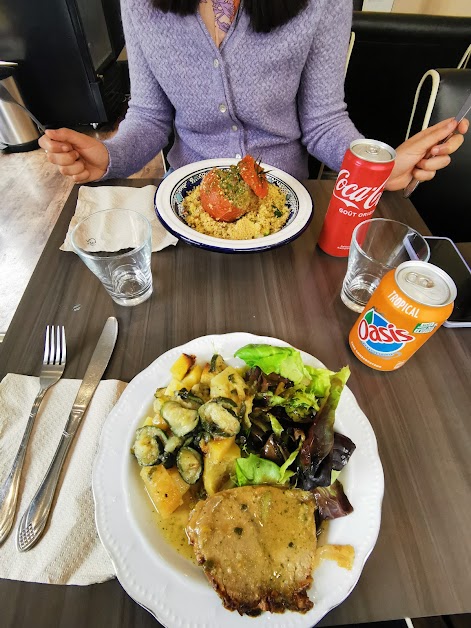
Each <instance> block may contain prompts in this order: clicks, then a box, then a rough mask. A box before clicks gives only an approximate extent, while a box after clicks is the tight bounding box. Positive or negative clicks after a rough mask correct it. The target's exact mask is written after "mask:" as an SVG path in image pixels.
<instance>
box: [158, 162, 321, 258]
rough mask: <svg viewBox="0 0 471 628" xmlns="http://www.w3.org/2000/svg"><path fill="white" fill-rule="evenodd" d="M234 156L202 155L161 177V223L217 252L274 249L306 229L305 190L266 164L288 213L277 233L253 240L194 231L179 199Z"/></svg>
mask: <svg viewBox="0 0 471 628" xmlns="http://www.w3.org/2000/svg"><path fill="white" fill-rule="evenodd" d="M238 161H239V160H238V159H206V160H205V161H197V162H196V163H193V164H188V166H183V167H182V168H178V170H175V172H172V173H171V174H169V175H168V177H165V179H164V180H163V181H162V183H161V184H160V185H159V187H158V189H157V192H156V194H155V211H156V213H157V216H158V218H159V220H160V222H161V223H162V224H163V226H164V227H165V228H166V229H167V230H168V231H170V233H173V235H174V236H176V237H177V238H180V239H181V240H184V241H185V242H188V244H192V245H194V246H198V247H201V248H204V249H209V250H211V251H219V252H221V253H253V252H254V251H265V250H268V249H274V248H276V247H278V246H281V245H282V244H286V243H287V242H291V241H292V240H294V239H295V238H297V237H298V236H300V235H301V233H302V232H303V231H304V230H305V229H306V227H307V226H308V224H309V221H310V219H311V216H312V200H311V197H310V195H309V192H308V191H307V190H306V188H305V187H304V185H302V184H301V183H300V182H299V181H298V180H297V179H295V178H294V177H292V176H291V175H290V174H288V173H287V172H283V170H279V169H278V168H274V167H272V166H269V165H267V164H261V166H262V168H263V169H264V170H267V171H268V170H269V171H270V172H269V173H268V174H267V179H268V181H269V182H270V183H274V184H275V185H277V186H278V187H279V188H280V189H281V190H282V192H284V193H285V194H286V197H287V205H288V207H289V210H290V215H289V218H288V220H287V221H286V224H285V225H284V226H283V227H282V228H281V229H280V231H278V232H277V233H272V234H271V235H269V236H265V237H264V238H257V239H254V240H225V239H224V238H215V237H214V236H209V235H205V234H204V233H198V231H195V229H192V228H191V227H189V226H188V225H187V224H186V222H185V221H184V219H183V199H184V198H185V196H186V195H187V194H189V193H190V192H191V191H192V190H193V189H194V188H195V187H196V186H198V185H199V184H200V183H201V180H202V178H203V177H204V175H205V174H206V173H207V172H209V171H210V170H211V169H212V168H215V167H217V168H228V167H229V166H233V165H235V164H236V163H237V162H238Z"/></svg>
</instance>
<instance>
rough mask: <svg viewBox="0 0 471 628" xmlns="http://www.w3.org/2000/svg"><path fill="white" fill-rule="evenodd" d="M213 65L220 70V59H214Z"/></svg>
mask: <svg viewBox="0 0 471 628" xmlns="http://www.w3.org/2000/svg"><path fill="white" fill-rule="evenodd" d="M213 65H214V67H215V68H218V67H219V59H214V61H213Z"/></svg>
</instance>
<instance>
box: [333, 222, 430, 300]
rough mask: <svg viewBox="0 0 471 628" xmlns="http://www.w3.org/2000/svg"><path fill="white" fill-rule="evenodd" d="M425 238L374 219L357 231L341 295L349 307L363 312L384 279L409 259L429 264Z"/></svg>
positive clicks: (395, 223) (402, 227)
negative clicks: (393, 269)
mask: <svg viewBox="0 0 471 628" xmlns="http://www.w3.org/2000/svg"><path fill="white" fill-rule="evenodd" d="M429 256H430V249H429V246H428V244H427V242H426V240H424V238H423V237H422V236H421V235H420V233H418V232H417V231H414V229H411V228H410V227H408V226H407V225H405V224H403V223H402V222H397V221H396V220H389V219H387V218H372V219H370V220H365V221H364V222H361V223H360V224H359V225H357V226H356V227H355V229H354V231H353V235H352V241H351V244H350V251H349V254H348V268H347V274H346V275H345V279H344V280H343V285H342V291H341V293H340V296H341V298H342V301H343V302H344V303H345V305H346V306H347V307H349V308H350V309H351V310H354V311H355V312H362V311H363V308H364V307H365V305H366V304H367V303H368V301H369V299H370V297H371V295H372V294H373V292H374V291H375V290H376V287H377V286H378V284H379V282H380V281H381V279H382V278H383V277H384V275H385V274H386V273H387V272H388V271H389V270H391V269H392V268H397V267H398V266H399V264H402V262H406V261H408V260H411V259H412V260H421V261H424V262H426V261H428V259H429Z"/></svg>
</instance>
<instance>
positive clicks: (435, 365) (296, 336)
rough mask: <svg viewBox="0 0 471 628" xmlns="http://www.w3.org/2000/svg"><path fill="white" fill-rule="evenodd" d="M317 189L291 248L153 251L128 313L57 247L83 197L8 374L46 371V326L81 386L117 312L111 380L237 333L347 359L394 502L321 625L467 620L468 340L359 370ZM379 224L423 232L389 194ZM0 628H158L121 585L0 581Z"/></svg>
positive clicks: (18, 336) (11, 334)
mask: <svg viewBox="0 0 471 628" xmlns="http://www.w3.org/2000/svg"><path fill="white" fill-rule="evenodd" d="M112 183H114V184H120V185H132V186H138V187H140V186H142V185H146V184H148V183H156V182H155V181H154V182H152V181H146V180H126V181H114V182H112ZM306 186H307V188H308V190H309V192H310V193H311V195H312V197H313V199H314V204H315V212H314V218H313V220H312V222H311V224H310V226H309V228H308V229H307V230H306V231H305V232H304V234H303V235H302V236H301V237H300V238H298V239H297V240H296V241H295V242H292V243H291V244H289V245H286V246H283V247H281V248H279V249H276V250H273V251H270V252H264V253H261V254H236V255H225V254H221V253H213V252H208V251H204V250H199V249H197V248H194V247H190V246H188V245H186V244H184V243H182V242H180V243H179V244H178V245H177V246H176V247H169V248H167V249H165V250H163V251H161V252H159V253H156V254H154V255H153V256H152V266H153V276H154V294H153V296H152V298H151V299H150V300H149V301H147V302H146V303H143V304H141V305H140V306H137V307H135V308H129V309H126V308H123V307H120V306H118V305H115V304H114V303H113V302H112V301H111V299H110V297H108V295H107V294H106V292H105V290H104V288H103V287H102V286H101V284H100V283H99V281H98V280H97V279H96V278H95V277H94V276H93V275H92V274H91V273H90V271H89V270H88V269H87V268H86V267H85V266H84V264H83V262H81V261H80V259H79V258H78V257H77V256H76V255H75V254H73V253H65V252H61V251H59V246H60V245H61V244H62V241H63V239H64V236H65V233H66V231H67V226H68V223H69V221H70V219H71V217H72V214H73V211H74V208H75V202H76V198H77V188H76V189H74V190H73V192H72V194H71V196H70V198H69V200H68V201H67V203H66V205H65V207H64V210H63V212H62V214H61V216H60V218H59V220H58V222H57V224H56V226H55V228H54V231H53V233H52V235H51V237H50V239H49V241H48V243H47V245H46V248H45V250H44V253H43V255H42V257H41V259H40V260H39V263H38V265H37V267H36V269H35V271H34V274H33V276H32V279H31V281H30V283H29V285H28V287H27V289H26V292H25V294H24V297H23V299H22V301H21V303H20V305H19V307H18V310H17V312H16V314H15V317H14V318H13V321H12V323H11V325H10V328H9V330H8V333H7V335H6V336H5V340H4V342H3V344H2V345H0V377H3V376H4V375H5V374H6V373H8V372H14V373H23V374H29V375H39V366H40V364H39V362H40V358H39V356H41V355H42V337H43V333H44V328H45V325H46V324H64V325H65V326H66V330H67V345H68V346H67V349H68V362H67V367H66V371H65V375H64V376H65V377H68V378H81V377H82V376H83V375H84V372H85V369H86V366H87V364H88V361H89V359H90V357H91V354H92V351H93V348H94V346H95V343H96V341H97V339H98V336H99V334H100V331H101V329H102V327H103V324H104V322H105V320H106V318H107V317H108V316H110V315H115V316H116V317H117V318H118V321H119V336H118V342H117V345H116V349H115V352H114V354H113V357H112V359H111V362H110V364H109V367H108V369H107V371H106V373H105V377H106V378H118V379H122V380H125V381H130V380H131V379H132V378H133V377H134V376H135V375H136V374H137V373H139V372H140V371H141V370H142V369H144V368H145V367H147V366H148V365H149V364H150V363H151V362H152V361H153V360H155V358H157V356H159V355H160V354H161V353H163V352H164V351H166V350H167V349H170V348H171V347H174V346H177V345H180V344H182V343H185V342H187V341H188V340H191V339H192V338H196V337H198V336H202V335H205V334H214V333H225V332H232V331H247V332H252V333H255V334H263V335H268V336H274V337H277V338H282V339H283V340H285V341H287V342H289V343H291V344H292V345H293V346H295V347H299V348H300V349H303V350H305V351H307V352H309V353H311V354H313V355H315V356H316V357H318V358H319V359H320V360H322V361H323V362H324V363H325V364H326V365H327V366H328V367H329V368H331V369H333V370H337V369H338V368H339V367H341V366H342V365H344V364H347V363H348V364H350V366H351V369H352V376H351V378H350V380H349V383H348V385H349V387H350V388H351V390H352V391H353V393H354V394H355V396H356V398H357V400H358V402H359V404H360V406H361V407H362V409H363V411H364V412H365V414H366V415H367V416H368V418H369V420H370V422H371V424H372V425H373V428H374V430H375V433H376V437H377V439H378V446H379V452H380V456H381V460H382V463H383V467H384V474H385V495H384V502H383V512H382V525H381V531H380V534H379V538H378V542H377V544H376V547H375V549H374V551H373V553H372V555H371V556H370V558H369V560H368V561H367V563H366V565H365V568H364V570H363V573H362V576H361V578H360V580H359V582H358V584H357V586H356V588H355V589H354V591H353V592H352V593H351V595H350V596H349V597H348V598H347V600H346V601H345V602H344V603H343V604H341V605H340V606H339V607H338V608H336V609H335V610H333V611H332V612H331V613H330V614H329V615H328V616H327V617H326V618H324V620H323V621H322V624H323V625H326V626H327V625H336V624H342V623H356V622H367V621H378V620H386V619H394V618H400V617H405V616H408V617H424V616H428V615H446V614H457V613H465V612H471V595H470V591H471V535H470V534H469V522H470V521H471V499H470V495H471V473H470V470H471V464H470V455H471V416H470V415H471V411H470V410H471V330H469V329H445V328H441V329H440V330H439V331H438V332H437V333H436V335H435V336H434V337H433V338H432V339H431V340H430V341H429V342H428V343H426V344H425V345H424V346H423V347H422V348H421V349H420V351H419V352H418V353H417V354H416V355H415V356H414V357H413V358H412V359H411V360H410V361H409V362H408V363H407V364H406V365H405V366H404V367H403V368H402V369H399V370H398V371H396V372H392V373H381V372H377V371H374V370H372V369H370V368H368V367H367V366H364V365H363V364H361V363H360V362H359V361H358V360H356V358H355V357H354V356H353V354H352V353H351V351H350V349H349V347H348V344H347V337H348V332H349V330H350V328H351V326H352V325H353V323H354V321H355V319H356V315H355V313H354V312H352V311H350V310H348V309H347V308H346V307H345V306H344V305H343V304H342V302H341V300H340V297H339V291H340V287H341V283H342V280H343V277H344V275H345V271H346V267H347V260H346V259H343V258H342V259H337V258H332V257H328V256H326V255H324V254H323V253H322V252H321V251H320V250H319V249H318V248H316V240H317V237H318V234H319V231H320V227H321V224H322V220H323V217H324V215H325V211H326V208H327V204H328V201H329V198H330V195H331V192H332V187H333V184H332V183H331V182H328V181H322V182H318V181H309V182H307V183H306ZM376 215H378V216H381V215H382V216H385V217H392V218H395V219H397V220H400V221H402V222H405V223H408V224H409V225H410V226H412V227H414V228H416V229H417V230H419V231H420V232H422V233H423V234H426V233H428V230H427V228H426V226H425V224H424V223H423V222H422V220H421V219H420V217H419V216H418V214H417V213H416V211H415V209H414V208H413V206H412V204H411V203H410V202H409V201H408V200H404V199H403V198H402V197H401V195H400V194H399V193H385V194H384V195H383V198H382V200H381V202H380V205H379V207H378V210H377V214H376ZM0 552H1V548H0ZM0 625H1V626H2V628H22V627H26V626H35V628H42V627H49V626H61V627H62V626H64V627H65V626H67V627H68V628H72V627H77V628H78V627H80V628H82V627H83V626H87V628H98V627H99V628H102V627H103V626H106V627H107V628H108V627H110V628H115V627H116V628H131V627H137V626H139V627H145V626H149V627H150V626H156V625H158V624H157V622H156V620H155V619H154V618H152V617H151V615H150V614H148V613H147V612H146V611H145V610H143V609H142V608H140V607H139V606H138V605H137V604H136V603H135V602H134V601H133V600H131V599H130V598H129V597H128V596H127V594H126V593H125V592H124V590H123V589H122V588H121V586H120V584H119V583H118V581H117V580H111V581H109V582H106V583H103V584H96V585H91V586H86V587H76V586H54V585H41V584H32V583H25V582H16V581H10V580H2V581H0Z"/></svg>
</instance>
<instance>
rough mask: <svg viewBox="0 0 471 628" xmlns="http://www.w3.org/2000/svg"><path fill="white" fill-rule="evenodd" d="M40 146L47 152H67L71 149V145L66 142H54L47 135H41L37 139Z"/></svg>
mask: <svg viewBox="0 0 471 628" xmlns="http://www.w3.org/2000/svg"><path fill="white" fill-rule="evenodd" d="M38 144H39V146H40V147H41V148H44V150H45V151H47V153H48V154H49V153H67V152H69V151H71V150H73V146H72V145H71V144H69V143H68V142H56V141H55V140H51V138H50V137H47V135H42V136H41V137H40V139H39V141H38Z"/></svg>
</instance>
